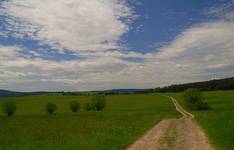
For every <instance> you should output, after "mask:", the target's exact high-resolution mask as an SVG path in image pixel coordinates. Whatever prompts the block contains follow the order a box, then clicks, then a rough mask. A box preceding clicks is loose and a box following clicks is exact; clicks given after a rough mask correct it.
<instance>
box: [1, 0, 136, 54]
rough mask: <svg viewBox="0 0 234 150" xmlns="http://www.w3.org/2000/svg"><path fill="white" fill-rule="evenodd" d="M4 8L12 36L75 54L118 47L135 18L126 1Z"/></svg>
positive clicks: (13, 1) (16, 2) (16, 1)
mask: <svg viewBox="0 0 234 150" xmlns="http://www.w3.org/2000/svg"><path fill="white" fill-rule="evenodd" d="M2 7H3V8H2V9H0V13H2V14H4V15H5V16H7V18H8V19H6V22H7V25H6V30H7V31H9V35H11V36H15V37H17V38H25V37H30V38H32V39H34V40H39V41H40V42H41V44H49V45H50V46H52V47H55V48H58V49H62V50H63V49H69V50H71V51H75V52H79V51H86V50H91V51H98V50H108V49H116V48H119V45H118V42H119V40H120V38H121V36H122V35H123V34H124V33H126V32H127V31H128V30H129V27H128V25H129V23H130V21H131V20H132V19H134V14H133V10H132V9H131V8H130V7H128V5H127V3H126V2H125V1H124V0H92V1H87V0H66V1H64V0H56V1H54V0H9V1H5V2H2Z"/></svg>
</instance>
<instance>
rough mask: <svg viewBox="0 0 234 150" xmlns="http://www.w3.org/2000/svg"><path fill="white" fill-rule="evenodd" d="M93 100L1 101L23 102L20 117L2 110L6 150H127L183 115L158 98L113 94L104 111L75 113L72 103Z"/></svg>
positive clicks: (0, 135) (0, 144)
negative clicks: (51, 106) (49, 106)
mask: <svg viewBox="0 0 234 150" xmlns="http://www.w3.org/2000/svg"><path fill="white" fill-rule="evenodd" d="M90 98H91V97H89V96H28V97H15V98H2V99H0V105H1V103H3V102H6V101H15V102H16V103H17V111H16V114H15V115H14V116H13V117H11V118H9V117H6V116H4V114H3V112H2V110H0V149H1V150H9V149H10V150H18V149H19V150H32V149H36V150H38V149H43V150H47V149H48V150H49V149H50V150H51V149H56V150H65V149H66V150H68V149H69V150H77V149H81V150H94V149H95V150H98V149H100V150H116V149H124V148H125V147H127V146H128V145H129V144H131V143H132V142H134V141H135V140H136V139H137V138H138V137H139V136H141V135H143V134H144V132H145V131H146V130H148V129H149V128H151V127H152V126H153V125H154V124H156V123H157V122H159V121H160V120H162V119H165V118H171V117H179V114H178V113H177V112H176V110H175V108H174V106H173V104H172V103H171V101H170V100H169V99H167V98H165V97H163V96H159V95H157V94H145V95H118V96H108V97H107V100H108V101H107V108H106V109H105V110H104V111H103V112H85V111H84V110H81V111H80V112H79V113H77V114H75V113H72V112H70V110H69V102H70V101H72V100H78V101H79V102H80V103H81V104H84V102H87V101H89V100H90ZM47 102H53V103H56V104H57V105H58V111H57V112H56V114H53V115H48V114H46V112H45V105H46V103H47Z"/></svg>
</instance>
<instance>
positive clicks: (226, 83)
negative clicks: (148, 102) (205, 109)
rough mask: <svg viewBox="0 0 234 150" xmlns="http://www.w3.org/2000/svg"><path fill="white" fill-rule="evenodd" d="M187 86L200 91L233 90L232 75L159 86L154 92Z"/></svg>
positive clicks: (183, 88)
mask: <svg viewBox="0 0 234 150" xmlns="http://www.w3.org/2000/svg"><path fill="white" fill-rule="evenodd" d="M189 88H196V89H199V90H201V91H217V90H234V77H232V78H225V79H216V80H210V81H203V82H195V83H187V84H178V85H170V86H166V87H161V88H160V87H159V88H156V89H154V92H162V93H164V92H182V91H185V90H186V89H189Z"/></svg>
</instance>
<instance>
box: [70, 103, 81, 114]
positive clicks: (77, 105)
mask: <svg viewBox="0 0 234 150" xmlns="http://www.w3.org/2000/svg"><path fill="white" fill-rule="evenodd" d="M70 109H71V111H73V112H77V111H79V110H80V103H79V102H77V101H72V102H70Z"/></svg>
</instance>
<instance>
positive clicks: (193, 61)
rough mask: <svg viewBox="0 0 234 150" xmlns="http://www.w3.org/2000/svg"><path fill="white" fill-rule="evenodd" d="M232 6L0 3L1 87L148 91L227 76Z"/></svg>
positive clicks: (195, 1) (154, 1) (219, 1)
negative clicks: (169, 85)
mask: <svg viewBox="0 0 234 150" xmlns="http://www.w3.org/2000/svg"><path fill="white" fill-rule="evenodd" d="M233 3H234V1H233V0H206V1H204V0H189V1H188V0H174V1H171V0H163V1H162V0H147V1H140V0H129V1H124V0H104V1H100V0H94V1H92V2H87V1H85V0H68V1H66V2H64V1H63V0H58V1H56V2H55V1H52V0H47V1H46V0H44V1H40V0H35V1H30V0H24V1H18V0H8V1H1V2H0V52H1V53H2V56H1V57H0V72H1V75H0V88H4V89H10V90H19V91H38V90H40V91H41V90H49V91H57V90H65V91H69V90H73V91H76V90H102V89H112V88H152V87H157V86H164V85H168V84H175V83H184V82H191V81H200V80H208V79H213V78H222V77H229V76H232V75H233V73H234V72H233V71H231V69H233V68H234V64H233V61H232V60H230V58H232V57H231V56H233V54H234V52H233V51H234V50H233V44H234V41H233V39H234V32H233V18H234V8H233V6H234V4H233ZM213 35H217V36H213ZM229 57H230V58H229ZM228 60H229V61H228Z"/></svg>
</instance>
